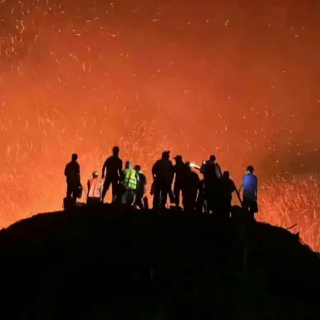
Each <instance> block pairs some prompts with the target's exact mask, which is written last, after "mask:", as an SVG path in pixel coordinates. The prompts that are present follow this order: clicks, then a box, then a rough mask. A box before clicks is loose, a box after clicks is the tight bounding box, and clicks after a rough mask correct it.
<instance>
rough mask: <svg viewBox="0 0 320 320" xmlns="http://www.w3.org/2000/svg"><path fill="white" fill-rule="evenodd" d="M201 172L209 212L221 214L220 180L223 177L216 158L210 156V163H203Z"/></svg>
mask: <svg viewBox="0 0 320 320" xmlns="http://www.w3.org/2000/svg"><path fill="white" fill-rule="evenodd" d="M200 172H201V173H202V174H203V180H204V199H205V200H206V201H207V205H208V211H209V212H210V211H213V212H215V213H217V212H219V210H220V208H219V204H220V199H219V198H220V179H221V177H222V172H221V168H220V166H219V164H218V163H216V157H215V156H214V155H212V156H210V159H209V160H208V161H205V162H203V164H202V166H201V169H200Z"/></svg>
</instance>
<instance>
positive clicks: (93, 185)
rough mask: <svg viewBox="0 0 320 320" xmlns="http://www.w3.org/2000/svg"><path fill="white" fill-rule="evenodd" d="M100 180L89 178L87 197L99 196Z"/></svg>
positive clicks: (100, 191) (100, 192)
mask: <svg viewBox="0 0 320 320" xmlns="http://www.w3.org/2000/svg"><path fill="white" fill-rule="evenodd" d="M101 194H102V180H101V179H100V178H95V179H91V180H89V181H88V197H89V198H101Z"/></svg>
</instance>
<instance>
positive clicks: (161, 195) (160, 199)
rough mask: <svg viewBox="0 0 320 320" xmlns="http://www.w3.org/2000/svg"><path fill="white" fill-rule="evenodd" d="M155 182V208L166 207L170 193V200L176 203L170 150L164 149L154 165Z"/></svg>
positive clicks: (153, 175)
mask: <svg viewBox="0 0 320 320" xmlns="http://www.w3.org/2000/svg"><path fill="white" fill-rule="evenodd" d="M152 177H153V179H154V182H153V187H152V189H153V194H154V197H153V208H161V209H164V208H165V207H166V204H167V198H168V195H169V197H170V202H171V203H174V196H173V192H172V189H171V186H172V182H173V177H174V171H173V164H172V162H171V160H170V151H164V152H163V153H162V157H161V159H160V160H157V161H156V162H155V164H154V165H153V167H152Z"/></svg>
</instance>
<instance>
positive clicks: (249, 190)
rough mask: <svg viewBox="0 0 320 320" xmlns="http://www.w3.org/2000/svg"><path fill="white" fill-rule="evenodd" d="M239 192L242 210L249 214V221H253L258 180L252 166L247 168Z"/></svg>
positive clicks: (256, 205) (256, 201) (256, 209)
mask: <svg viewBox="0 0 320 320" xmlns="http://www.w3.org/2000/svg"><path fill="white" fill-rule="evenodd" d="M241 190H243V194H242V208H243V209H244V210H245V211H246V212H248V213H249V216H250V219H252V220H254V215H255V213H257V212H258V178H257V176H256V175H255V174H254V168H253V166H248V167H247V170H246V174H245V175H244V177H243V181H242V184H241V187H240V190H239V193H240V192H241Z"/></svg>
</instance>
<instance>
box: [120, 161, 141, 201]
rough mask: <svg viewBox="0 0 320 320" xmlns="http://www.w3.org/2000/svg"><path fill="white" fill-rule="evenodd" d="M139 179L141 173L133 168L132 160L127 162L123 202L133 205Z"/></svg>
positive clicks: (124, 174)
mask: <svg viewBox="0 0 320 320" xmlns="http://www.w3.org/2000/svg"><path fill="white" fill-rule="evenodd" d="M138 181H139V175H138V173H137V171H136V170H134V169H133V167H132V163H131V162H130V161H127V162H126V166H125V169H124V172H123V182H122V185H123V188H124V193H123V195H122V203H125V204H128V205H131V204H132V203H133V201H134V196H135V192H136V189H137V185H138Z"/></svg>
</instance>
